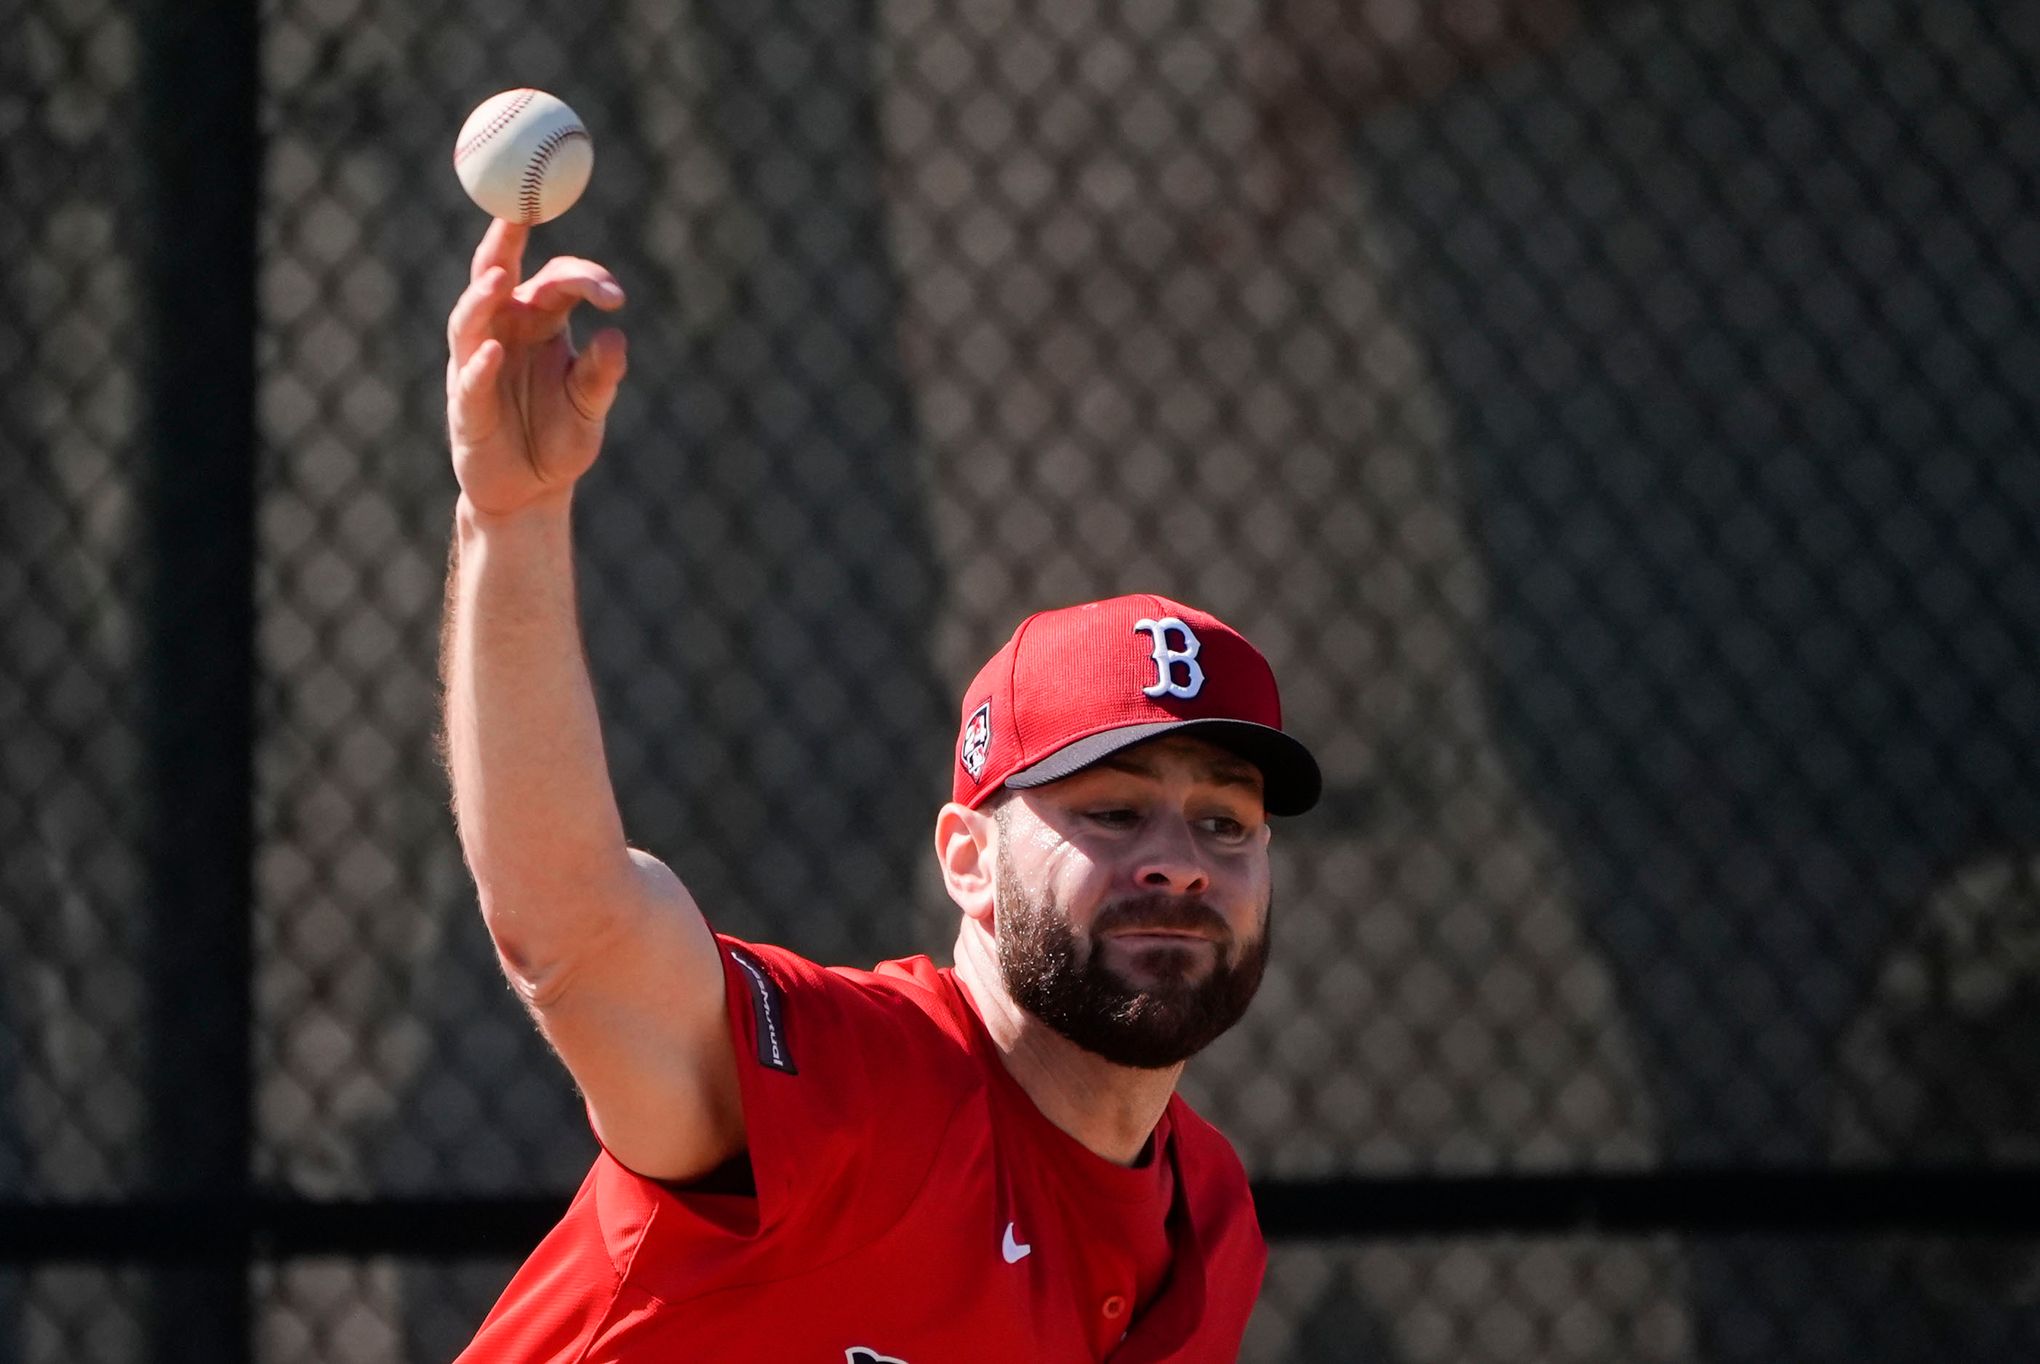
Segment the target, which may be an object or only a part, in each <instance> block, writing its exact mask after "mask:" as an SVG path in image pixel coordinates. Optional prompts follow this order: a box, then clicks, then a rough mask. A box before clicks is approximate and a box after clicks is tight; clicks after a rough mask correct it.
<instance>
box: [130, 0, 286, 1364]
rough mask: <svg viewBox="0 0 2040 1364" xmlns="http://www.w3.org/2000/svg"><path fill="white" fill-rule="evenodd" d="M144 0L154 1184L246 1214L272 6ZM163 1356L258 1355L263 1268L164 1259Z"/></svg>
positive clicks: (140, 13) (225, 1213) (235, 1217)
mask: <svg viewBox="0 0 2040 1364" xmlns="http://www.w3.org/2000/svg"><path fill="white" fill-rule="evenodd" d="M255 13H256V12H255V7H254V4H253V3H252V0H210V2H209V3H205V4H192V3H190V0H143V3H142V4H141V5H140V6H139V7H138V10H137V18H138V21H139V28H140V37H141V52H142V65H141V90H140V100H139V105H140V107H139V110H138V123H139V128H140V134H139V136H140V151H141V157H142V164H143V176H144V186H145V192H144V201H143V212H142V214H141V215H140V217H139V219H138V221H137V223H136V224H135V226H134V229H133V230H134V231H135V232H137V233H138V234H140V235H139V236H138V238H137V241H136V245H137V247H138V248H139V254H140V257H141V260H142V261H143V263H144V264H143V270H144V275H143V287H144V290H145V293H146V296H147V305H146V306H147V312H146V318H147V322H146V327H147V337H146V342H147V345H146V355H147V361H146V363H147V376H148V377H147V379H146V380H145V387H144V392H145V402H146V403H147V411H146V420H145V425H144V431H145V439H146V441H147V446H146V457H147V475H146V477H147V485H146V486H147V506H148V512H147V521H146V525H147V531H148V534H149V540H150V560H151V564H152V581H151V591H150V595H149V597H148V599H147V600H148V603H149V604H148V607H147V610H146V612H145V613H144V616H143V619H144V620H145V621H146V622H147V648H148V663H147V667H148V675H147V685H148V688H149V711H148V715H149V730H148V733H149V771H148V780H149V783H150V789H149V791H148V799H149V801H150V802H151V807H152V822H151V846H150V854H149V855H150V875H149V887H148V890H149V899H148V910H147V913H148V916H149V919H148V925H147V928H148V933H147V937H146V939H145V951H146V953H147V956H146V963H147V964H146V967H145V970H146V972H147V974H148V978H149V983H150V989H151V996H150V1006H149V1013H148V1025H149V1036H148V1038H147V1041H146V1047H147V1051H146V1055H147V1057H148V1076H149V1079H148V1096H147V1097H148V1104H149V1110H148V1127H147V1141H148V1148H147V1168H148V1170H149V1174H150V1181H151V1186H152V1187H151V1189H150V1192H151V1193H153V1194H156V1195H158V1196H162V1197H170V1198H180V1199H193V1200H198V1201H200V1202H201V1203H203V1204H204V1205H206V1206H207V1207H210V1208H216V1209H217V1210H218V1215H219V1216H220V1217H221V1218H222V1219H231V1220H232V1221H233V1222H239V1221H240V1220H241V1219H242V1217H243V1215H244V1210H245V1207H246V1202H247V1197H248V1191H249V1177H250V1166H249V1152H250V1145H251V1138H252V1134H251V1120H250V1114H251V1104H250V1091H251V1082H250V1074H249V1069H250V1048H249V1028H250V1011H251V1006H250V981H249V971H250V947H249V941H250V912H251V904H252V899H253V894H252V876H251V871H250V861H251V848H252V844H253V831H252V805H253V802H252V799H251V796H252V791H253V762H252V747H253V717H252V715H251V708H252V703H253V695H254V686H253V681H254V646H253V637H254V600H253V597H254V571H253V562H254V544H255V541H254V479H255V429H254V407H255V214H256V191H257V184H258V176H259V171H260V165H259V149H258V145H257V137H256V123H255V120H256V40H255V33H256V18H255ZM152 1316H153V1321H152V1322H151V1334H152V1340H153V1354H154V1357H155V1358H156V1359H157V1360H160V1361H163V1364H170V1362H171V1361H188V1360H197V1359H203V1360H207V1361H217V1362H218V1364H228V1362H230V1361H231V1362H235V1364H243V1362H245V1361H246V1360H247V1359H248V1358H249V1356H250V1349H251V1344H250V1330H249V1326H250V1322H249V1301H248V1267H247V1265H246V1264H245V1263H232V1262H218V1263H213V1264H206V1265H193V1266H179V1267H175V1268H171V1269H167V1270H165V1271H164V1272H163V1273H162V1274H161V1276H160V1278H159V1279H158V1281H157V1284H156V1288H155V1293H154V1300H153V1307H152Z"/></svg>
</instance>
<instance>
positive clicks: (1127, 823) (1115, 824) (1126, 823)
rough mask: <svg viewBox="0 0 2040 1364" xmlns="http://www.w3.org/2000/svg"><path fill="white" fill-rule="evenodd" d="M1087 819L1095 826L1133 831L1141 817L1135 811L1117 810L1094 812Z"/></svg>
mask: <svg viewBox="0 0 2040 1364" xmlns="http://www.w3.org/2000/svg"><path fill="white" fill-rule="evenodd" d="M1087 818H1089V819H1090V821H1091V822H1092V823H1093V824H1099V825H1102V826H1104V827H1105V828H1107V829H1131V828H1132V827H1133V826H1134V825H1135V824H1137V823H1139V822H1140V815H1139V813H1138V812H1136V811H1133V810H1126V809H1116V808H1115V809H1105V810H1093V811H1091V813H1090V814H1089V815H1088V816H1087Z"/></svg>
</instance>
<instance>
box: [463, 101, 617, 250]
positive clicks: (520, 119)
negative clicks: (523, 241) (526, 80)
mask: <svg viewBox="0 0 2040 1364" xmlns="http://www.w3.org/2000/svg"><path fill="white" fill-rule="evenodd" d="M594 169H595V144H594V143H593V142H592V141H590V140H589V137H588V130H587V128H585V127H583V126H582V124H581V119H580V116H579V115H577V114H576V113H575V112H574V111H573V110H572V109H569V108H568V107H567V106H566V103H565V101H563V100H560V99H557V98H555V97H554V96H552V95H548V94H547V93H546V92H545V91H543V90H505V91H504V92H503V93H502V94H500V95H491V96H489V98H487V99H485V100H483V101H482V102H481V104H480V105H479V106H478V107H477V108H476V109H475V111H474V112H473V113H472V114H469V115H468V117H467V122H465V123H463V124H461V125H460V137H459V139H458V140H457V141H455V143H454V144H453V170H454V174H456V175H458V176H459V177H460V184H461V188H462V189H465V190H466V191H467V192H468V197H469V198H470V199H473V200H474V201H475V202H476V203H478V204H480V205H481V206H482V208H483V209H484V210H486V211H487V212H488V214H489V216H490V217H492V218H505V219H508V220H509V221H511V222H513V223H523V224H525V225H526V226H530V225H532V224H534V223H547V222H551V221H552V220H553V219H554V218H557V217H559V216H560V215H561V214H562V213H565V212H566V211H567V210H568V209H570V208H572V207H573V206H574V201H575V200H576V199H578V198H580V197H581V191H582V190H584V189H586V188H588V176H589V173H590V172H592V171H593V170H594Z"/></svg>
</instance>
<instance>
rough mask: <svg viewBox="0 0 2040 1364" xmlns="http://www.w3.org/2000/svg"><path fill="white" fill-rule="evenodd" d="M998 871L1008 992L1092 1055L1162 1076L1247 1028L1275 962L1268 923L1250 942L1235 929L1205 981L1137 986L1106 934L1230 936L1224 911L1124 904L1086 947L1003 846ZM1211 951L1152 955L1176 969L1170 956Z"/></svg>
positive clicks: (1159, 902) (1177, 904)
mask: <svg viewBox="0 0 2040 1364" xmlns="http://www.w3.org/2000/svg"><path fill="white" fill-rule="evenodd" d="M997 875H998V897H997V905H998V910H999V915H998V930H999V931H998V939H999V976H1000V978H1001V979H1002V980H1003V981H1004V982H1005V985H1006V993H1008V994H1009V995H1011V996H1012V997H1013V1002H1014V1003H1016V1004H1018V1005H1019V1006H1020V1007H1021V1008H1023V1009H1025V1010H1027V1012H1029V1013H1031V1014H1033V1015H1034V1016H1035V1017H1036V1018H1038V1019H1040V1020H1041V1021H1042V1022H1044V1023H1046V1024H1048V1026H1049V1027H1051V1028H1053V1029H1055V1030H1056V1031H1057V1032H1059V1033H1061V1034H1062V1035H1063V1036H1064V1037H1067V1038H1068V1039H1069V1040H1070V1041H1072V1042H1074V1043H1076V1044H1077V1045H1078V1046H1080V1047H1082V1048H1083V1049H1084V1050H1085V1051H1088V1052H1091V1053H1092V1054H1094V1055H1097V1056H1101V1057H1103V1058H1104V1059H1106V1060H1107V1061H1111V1062H1113V1063H1114V1064H1116V1065H1122V1066H1132V1067H1134V1068H1136V1069H1140V1070H1162V1069H1166V1068H1167V1067H1169V1066H1173V1065H1175V1064H1177V1063H1178V1062H1180V1061H1187V1060H1189V1059H1190V1058H1191V1057H1192V1056H1195V1055H1196V1054H1197V1053H1198V1052H1200V1051H1202V1050H1204V1048H1206V1047H1207V1046H1209V1045H1211V1043H1212V1042H1213V1041H1214V1040H1215V1039H1216V1038H1217V1037H1218V1036H1219V1035H1220V1034H1221V1033H1223V1032H1224V1031H1225V1030H1226V1029H1227V1028H1230V1027H1231V1026H1232V1025H1233V1024H1235V1023H1237V1022H1239V1021H1240V1019H1241V1018H1242V1017H1244V1016H1245V1014H1246V1012H1247V1005H1249V1004H1250V1003H1252V1002H1253V999H1254V992H1255V991H1256V990H1258V989H1260V988H1261V974H1262V972H1263V971H1264V970H1265V969H1266V968H1267V965H1268V929H1267V928H1265V927H1264V928H1263V930H1262V932H1261V935H1260V936H1259V937H1257V938H1255V939H1253V940H1252V941H1250V942H1246V943H1241V942H1240V941H1238V940H1237V939H1235V938H1233V937H1232V936H1231V934H1230V933H1229V932H1227V933H1226V934H1225V936H1224V938H1223V939H1222V941H1221V942H1220V944H1219V947H1218V951H1217V961H1216V962H1215V963H1214V964H1213V966H1212V968H1211V972H1210V974H1209V975H1207V976H1205V977H1204V979H1202V980H1201V981H1195V982H1193V981H1190V980H1187V979H1183V978H1181V977H1175V978H1171V977H1170V976H1169V975H1168V974H1167V973H1166V972H1160V971H1158V974H1161V976H1162V978H1161V979H1160V980H1157V981H1155V982H1153V983H1151V984H1149V985H1147V986H1146V987H1144V988H1143V987H1137V986H1134V985H1131V984H1129V983H1127V982H1126V981H1124V980H1122V979H1121V978H1120V977H1119V976H1117V975H1115V974H1114V973H1113V971H1112V970H1111V968H1110V967H1108V966H1107V965H1106V964H1105V961H1104V951H1103V942H1102V940H1101V938H1100V934H1101V933H1103V932H1107V931H1110V930H1113V929H1118V928H1125V927H1127V926H1129V925H1134V924H1138V925H1141V926H1144V927H1150V928H1164V927H1174V928H1191V927H1196V928H1201V929H1212V930H1222V929H1223V928H1224V925H1225V921H1224V919H1223V918H1222V917H1221V916H1220V915H1219V913H1218V911H1217V910H1214V909H1212V908H1211V907H1210V906H1209V905H1206V904H1204V903H1203V902H1202V901H1199V900H1184V899H1180V898H1178V897H1176V896H1173V895H1149V896H1138V897H1135V898H1133V899H1128V900H1116V901H1114V902H1112V903H1111V904H1109V905H1107V906H1105V908H1104V909H1103V910H1101V911H1099V914H1098V921H1097V923H1096V924H1094V925H1093V926H1092V932H1091V936H1090V941H1089V943H1088V944H1086V945H1085V946H1088V948H1089V950H1088V951H1085V950H1083V947H1080V945H1079V944H1078V942H1077V938H1076V935H1075V934H1074V933H1072V932H1071V931H1070V926H1069V921H1068V919H1067V917H1065V916H1064V915H1063V914H1062V913H1061V911H1060V910H1059V909H1058V908H1057V906H1056V905H1055V904H1054V903H1053V902H1044V901H1042V900H1038V899H1036V898H1035V897H1033V896H1031V895H1029V894H1028V893H1027V891H1026V890H1025V888H1024V887H1022V886H1021V884H1020V881H1019V878H1018V877H1016V876H1015V875H1014V874H1013V869H1012V866H1011V865H1010V864H1009V863H1008V862H1007V860H1006V850H1005V848H1004V847H1003V846H1001V847H1000V849H999V852H998V862H997ZM1273 917H1274V916H1273V915H1272V914H1270V915H1269V916H1268V918H1267V921H1268V922H1270V923H1272V920H1273ZM1204 950H1205V949H1203V948H1199V947H1184V948H1182V949H1181V950H1180V951H1178V950H1176V949H1169V948H1160V949H1155V950H1154V951H1152V952H1151V953H1150V954H1149V959H1150V960H1151V961H1154V962H1156V963H1157V966H1158V967H1164V966H1167V965H1169V964H1171V963H1169V962H1167V961H1164V960H1163V959H1164V958H1174V957H1178V956H1180V957H1182V958H1184V961H1183V962H1181V963H1174V964H1177V965H1179V966H1182V967H1183V968H1185V969H1187V967H1188V965H1189V959H1190V954H1191V953H1201V952H1203V951H1204Z"/></svg>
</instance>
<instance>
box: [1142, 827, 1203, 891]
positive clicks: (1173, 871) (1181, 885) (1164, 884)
mask: <svg viewBox="0 0 2040 1364" xmlns="http://www.w3.org/2000/svg"><path fill="white" fill-rule="evenodd" d="M1134 880H1135V881H1136V882H1138V883H1139V885H1140V888H1141V889H1142V890H1145V891H1160V892H1163V893H1166V894H1170V895H1202V894H1203V893H1204V892H1205V891H1206V890H1209V889H1210V888H1211V875H1210V873H1209V872H1207V871H1206V870H1205V866H1204V859H1203V857H1202V856H1201V855H1200V854H1199V850H1198V847H1197V839H1196V835H1195V833H1194V831H1193V830H1192V829H1191V827H1190V825H1189V824H1188V823H1187V822H1185V821H1183V820H1176V819H1159V820H1156V821H1154V827H1153V830H1152V832H1151V833H1150V834H1149V836H1148V837H1147V838H1146V839H1145V840H1143V842H1142V844H1141V848H1140V857H1139V861H1138V863H1137V864H1136V867H1135V870H1134Z"/></svg>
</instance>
